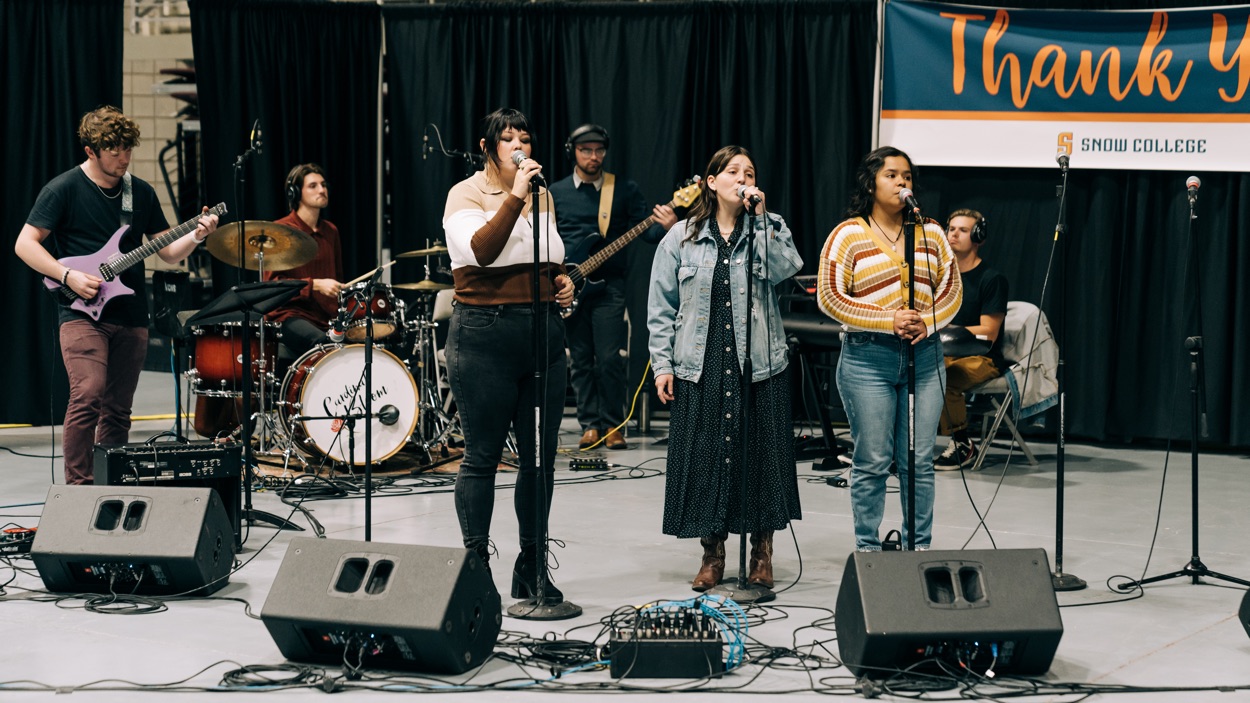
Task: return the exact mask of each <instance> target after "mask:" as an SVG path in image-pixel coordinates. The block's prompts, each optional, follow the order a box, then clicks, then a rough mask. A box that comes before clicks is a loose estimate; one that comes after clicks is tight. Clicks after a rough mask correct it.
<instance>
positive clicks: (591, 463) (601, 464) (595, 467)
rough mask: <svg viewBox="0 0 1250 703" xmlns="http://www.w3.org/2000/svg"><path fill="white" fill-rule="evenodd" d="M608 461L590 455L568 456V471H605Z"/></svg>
mask: <svg viewBox="0 0 1250 703" xmlns="http://www.w3.org/2000/svg"><path fill="white" fill-rule="evenodd" d="M607 470H608V462H607V461H605V460H603V459H592V458H590V457H580V456H574V457H569V471H607Z"/></svg>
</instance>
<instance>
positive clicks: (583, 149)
mask: <svg viewBox="0 0 1250 703" xmlns="http://www.w3.org/2000/svg"><path fill="white" fill-rule="evenodd" d="M577 153H579V154H581V155H582V156H598V157H599V158H601V159H602V158H603V157H604V156H606V155H607V153H608V150H607V149H606V148H605V147H599V148H597V149H591V148H590V147H588V146H579V147H577Z"/></svg>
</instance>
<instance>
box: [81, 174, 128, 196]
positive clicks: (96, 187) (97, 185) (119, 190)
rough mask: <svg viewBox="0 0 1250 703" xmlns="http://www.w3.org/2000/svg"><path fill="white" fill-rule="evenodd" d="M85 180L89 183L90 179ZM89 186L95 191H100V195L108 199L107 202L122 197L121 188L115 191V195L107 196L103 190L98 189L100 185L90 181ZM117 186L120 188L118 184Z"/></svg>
mask: <svg viewBox="0 0 1250 703" xmlns="http://www.w3.org/2000/svg"><path fill="white" fill-rule="evenodd" d="M87 180H89V181H90V180H91V179H90V178H88V179H87ZM91 185H93V186H95V189H96V190H98V191H100V195H103V196H104V197H106V198H108V199H109V200H117V199H118V198H120V197H122V190H123V189H122V188H120V187H119V188H118V189H117V195H109V194H108V193H105V192H104V189H103V188H101V187H100V184H99V183H96V182H95V181H91ZM118 185H119V186H120V184H118Z"/></svg>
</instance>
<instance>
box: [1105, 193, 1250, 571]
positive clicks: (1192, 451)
mask: <svg viewBox="0 0 1250 703" xmlns="http://www.w3.org/2000/svg"><path fill="white" fill-rule="evenodd" d="M1186 185H1187V186H1189V232H1188V235H1187V236H1188V238H1189V247H1188V248H1189V266H1188V267H1186V268H1187V270H1186V276H1187V277H1188V278H1189V287H1188V289H1189V293H1190V296H1191V298H1190V301H1189V302H1190V304H1189V310H1190V313H1191V314H1190V315H1187V316H1186V317H1187V318H1188V319H1189V320H1191V323H1190V326H1191V329H1193V330H1194V332H1195V334H1193V335H1192V336H1189V337H1186V338H1185V349H1186V351H1187V352H1188V353H1189V399H1190V406H1189V412H1190V416H1189V478H1190V505H1189V516H1190V528H1189V529H1190V535H1191V537H1192V539H1193V545H1192V546H1193V556H1191V557H1190V558H1189V563H1188V564H1185V566H1184V567H1182V568H1181V569H1179V570H1177V571H1172V572H1169V573H1166V574H1160V575H1159V576H1151V577H1150V578H1145V579H1141V580H1140V581H1129V582H1128V583H1122V584H1119V585H1117V586H1116V588H1117V589H1119V590H1121V591H1131V590H1133V589H1136V588H1141V587H1142V586H1145V585H1146V584H1148V583H1157V582H1159V581H1167V580H1169V579H1174V578H1186V577H1188V578H1190V579H1191V582H1192V583H1195V584H1197V583H1202V581H1201V580H1200V579H1201V578H1202V577H1203V576H1206V577H1208V578H1213V579H1219V580H1221V581H1228V582H1230V583H1237V584H1241V585H1242V586H1250V581H1245V580H1242V579H1239V578H1236V577H1233V576H1228V575H1225V574H1221V573H1219V572H1218V571H1212V570H1211V569H1209V568H1208V567H1207V565H1206V564H1203V563H1202V557H1201V556H1200V554H1199V551H1198V526H1199V522H1200V521H1199V519H1198V516H1199V514H1200V513H1199V506H1198V438H1199V437H1206V436H1207V412H1206V407H1205V405H1206V402H1205V401H1206V393H1205V390H1206V381H1205V378H1204V376H1205V374H1204V366H1203V363H1202V361H1203V356H1202V297H1201V294H1200V291H1199V281H1201V280H1202V276H1201V275H1200V271H1199V264H1198V251H1197V248H1198V247H1197V243H1196V242H1195V241H1194V220H1196V219H1198V215H1197V214H1195V212H1194V210H1195V208H1196V207H1197V204H1198V186H1200V185H1201V182H1200V181H1198V178H1197V176H1191V177H1190V179H1189V181H1188V182H1187V183H1186Z"/></svg>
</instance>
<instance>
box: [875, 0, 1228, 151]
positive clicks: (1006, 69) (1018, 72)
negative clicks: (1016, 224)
mask: <svg viewBox="0 0 1250 703" xmlns="http://www.w3.org/2000/svg"><path fill="white" fill-rule="evenodd" d="M916 57H923V59H918V58H916ZM882 65H883V77H882V96H881V98H882V99H881V112H880V115H879V118H880V125H879V126H880V143H882V144H890V145H893V146H896V147H899V148H901V149H904V150H905V151H907V152H908V153H909V154H910V155H911V156H912V158H913V159H915V161H916V163H919V164H937V165H951V166H1009V167H1050V166H1054V165H1055V159H1056V157H1057V155H1058V154H1066V155H1068V156H1069V157H1070V159H1071V166H1072V168H1099V169H1151V170H1168V171H1171V170H1205V171H1245V170H1248V167H1250V96H1248V95H1247V87H1248V86H1250V7H1247V6H1239V7H1221V8H1207V9H1201V10H1169V11H1154V12H1084V11H1067V10H1065V11H1051V10H1006V9H994V8H973V7H967V6H962V5H946V4H938V3H916V2H905V1H903V0H893V1H892V2H890V3H889V4H888V6H887V9H886V19H885V43H884V56H883V62H882Z"/></svg>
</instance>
